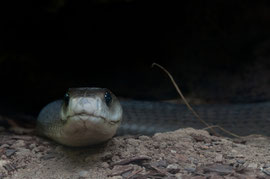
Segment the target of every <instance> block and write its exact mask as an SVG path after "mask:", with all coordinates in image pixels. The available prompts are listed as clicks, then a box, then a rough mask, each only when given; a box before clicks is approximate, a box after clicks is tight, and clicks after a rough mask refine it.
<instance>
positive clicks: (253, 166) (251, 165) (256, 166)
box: [248, 163, 258, 169]
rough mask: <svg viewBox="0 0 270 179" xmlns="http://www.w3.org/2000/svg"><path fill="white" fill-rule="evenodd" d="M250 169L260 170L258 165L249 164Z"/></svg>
mask: <svg viewBox="0 0 270 179" xmlns="http://www.w3.org/2000/svg"><path fill="white" fill-rule="evenodd" d="M248 167H249V168H252V169H257V168H258V164H256V163H250V164H248Z"/></svg>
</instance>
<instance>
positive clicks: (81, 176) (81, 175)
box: [79, 170, 89, 178]
mask: <svg viewBox="0 0 270 179" xmlns="http://www.w3.org/2000/svg"><path fill="white" fill-rule="evenodd" d="M88 175H89V172H88V171H85V170H82V171H80V172H79V178H86V177H88Z"/></svg>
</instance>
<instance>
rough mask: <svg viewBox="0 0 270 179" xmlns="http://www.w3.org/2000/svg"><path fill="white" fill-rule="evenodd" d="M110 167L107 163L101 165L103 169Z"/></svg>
mask: <svg viewBox="0 0 270 179" xmlns="http://www.w3.org/2000/svg"><path fill="white" fill-rule="evenodd" d="M109 166H110V165H109V164H108V163H107V162H102V163H101V167H102V168H109Z"/></svg>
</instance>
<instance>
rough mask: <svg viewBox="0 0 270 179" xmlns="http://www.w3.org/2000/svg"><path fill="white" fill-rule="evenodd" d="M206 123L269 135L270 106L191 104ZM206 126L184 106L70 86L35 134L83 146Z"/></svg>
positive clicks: (41, 118) (47, 109) (48, 108)
mask: <svg viewBox="0 0 270 179" xmlns="http://www.w3.org/2000/svg"><path fill="white" fill-rule="evenodd" d="M192 107H193V108H194V109H195V111H197V112H198V114H199V115H200V117H201V118H202V119H203V120H205V121H206V122H207V123H208V124H209V125H220V126H222V127H223V128H225V129H227V130H230V131H231V132H233V133H235V134H237V135H249V134H263V135H270V130H269V128H270V102H261V103H250V104H220V105H216V104H215V105H213V104H204V105H193V106H192ZM185 127H193V128H197V129H201V128H205V127H206V126H205V125H203V124H202V123H201V122H200V121H199V120H197V119H196V118H195V117H194V115H193V114H192V113H191V112H190V111H189V110H188V108H187V107H186V106H185V105H183V104H172V103H166V102H152V101H135V100H122V101H119V100H118V99H117V97H116V96H115V95H114V94H113V93H112V92H111V91H109V90H108V89H105V88H71V89H69V91H68V92H67V93H66V94H65V97H64V99H63V100H57V101H54V102H52V103H50V104H48V105H47V106H45V107H44V108H43V109H42V110H41V112H40V114H39V116H38V120H37V131H38V133H39V134H40V135H43V136H46V137H48V138H50V139H52V140H54V141H56V142H58V143H61V144H63V145H67V146H87V145H92V144H97V143H101V142H104V141H107V140H109V139H110V138H111V137H113V136H114V135H115V134H116V135H124V134H135V135H136V134H139V135H153V134H154V133H157V132H167V131H173V130H177V129H179V128H185Z"/></svg>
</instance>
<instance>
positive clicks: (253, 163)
mask: <svg viewBox="0 0 270 179" xmlns="http://www.w3.org/2000/svg"><path fill="white" fill-rule="evenodd" d="M0 144H1V147H0V154H1V160H0V178H46V179H47V178H65V179H66V178H94V179H97V178H111V179H121V178H130V179H131V178H133V179H135V178H178V179H183V178H196V179H199V178H260V179H262V178H270V140H269V138H266V137H262V136H248V137H246V138H243V139H235V140H232V139H228V138H222V137H216V136H210V135H209V134H208V132H207V131H203V130H195V129H192V128H187V129H180V130H177V131H174V132H168V133H159V134H156V135H154V136H153V137H148V136H123V137H115V138H113V139H112V140H110V141H108V142H107V143H106V144H102V145H98V146H90V147H85V148H68V147H64V146H61V145H58V144H56V143H53V142H51V141H49V140H46V139H43V138H40V137H37V136H33V135H16V134H14V133H10V132H7V131H5V130H3V131H2V132H1V135H0Z"/></svg>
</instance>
